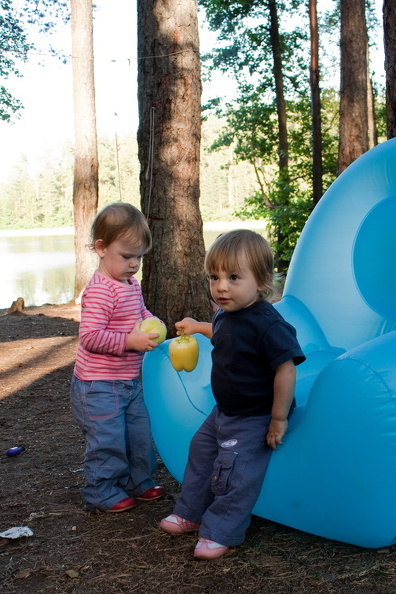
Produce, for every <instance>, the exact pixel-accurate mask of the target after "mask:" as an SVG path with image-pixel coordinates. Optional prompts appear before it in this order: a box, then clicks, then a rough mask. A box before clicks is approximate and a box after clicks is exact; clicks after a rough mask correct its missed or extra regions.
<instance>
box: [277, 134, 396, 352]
mask: <svg viewBox="0 0 396 594" xmlns="http://www.w3.org/2000/svg"><path fill="white" fill-rule="evenodd" d="M395 220H396V139H392V140H389V141H387V142H384V143H383V144H381V145H378V146H377V147H375V148H374V149H372V150H370V151H369V152H367V153H366V154H364V155H362V156H361V157H360V158H359V159H358V160H357V161H355V162H354V163H352V165H350V166H349V167H348V168H347V169H346V170H345V171H344V172H343V174H342V175H341V176H340V177H339V178H338V179H337V180H336V181H335V182H334V183H333V184H332V186H331V187H330V188H329V190H328V191H327V192H326V194H325V195H324V196H323V198H322V199H321V200H320V202H319V204H318V205H317V206H316V208H315V209H314V211H313V213H312V215H311V216H310V218H309V220H308V221H307V224H306V225H305V227H304V230H303V232H302V234H301V237H300V239H299V241H298V243H297V246H296V249H295V251H294V254H293V258H292V261H291V264H290V269H289V272H288V276H287V280H286V284H285V290H284V295H285V296H293V297H296V298H297V299H298V300H300V301H301V302H302V303H303V304H304V305H305V306H306V307H307V308H308V310H309V311H310V312H311V313H312V315H313V316H314V318H315V319H316V321H317V323H318V324H319V326H320V328H321V329H322V331H323V333H324V335H325V337H326V339H327V341H328V342H329V343H330V344H331V345H333V346H337V347H341V348H343V349H350V348H352V347H354V346H356V345H358V344H361V343H363V342H366V341H367V340H370V339H372V338H375V337H376V336H380V335H382V334H384V333H387V332H390V331H392V330H394V329H396V299H395V295H396V270H395V266H394V254H395V253H396V233H395V231H394V229H395V223H394V221H395Z"/></svg>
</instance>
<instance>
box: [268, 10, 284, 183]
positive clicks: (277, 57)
mask: <svg viewBox="0 0 396 594" xmlns="http://www.w3.org/2000/svg"><path fill="white" fill-rule="evenodd" d="M268 7H269V12H270V23H271V25H270V37H271V46H272V56H273V60H274V79H275V92H276V110H277V114H278V125H279V170H280V171H281V172H283V174H284V176H285V179H286V178H288V177H289V171H288V167H289V141H288V134H287V112H286V101H285V93H284V89H283V70H282V50H281V44H280V38H279V22H278V11H277V7H276V0H268Z"/></svg>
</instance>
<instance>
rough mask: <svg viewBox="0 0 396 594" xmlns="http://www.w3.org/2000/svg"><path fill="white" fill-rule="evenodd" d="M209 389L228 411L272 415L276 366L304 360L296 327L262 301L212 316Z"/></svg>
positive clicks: (234, 413) (219, 311)
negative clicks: (210, 386)
mask: <svg viewBox="0 0 396 594" xmlns="http://www.w3.org/2000/svg"><path fill="white" fill-rule="evenodd" d="M212 344H213V351H212V379H211V383H212V390H213V394H214V397H215V400H216V402H217V404H218V406H219V408H220V409H221V410H222V411H224V412H225V413H228V414H233V415H262V414H271V410H272V402H273V390H274V377H275V369H276V368H277V367H278V366H279V365H281V364H282V363H285V362H286V361H289V360H290V359H293V361H294V363H295V365H298V364H299V363H302V362H303V361H305V356H304V354H303V352H302V351H301V348H300V345H299V344H298V341H297V338H296V331H295V329H294V328H293V326H291V325H290V324H289V323H288V322H286V321H285V320H284V319H283V317H282V316H281V315H280V314H279V313H278V311H277V310H276V309H275V308H274V307H273V306H272V305H271V304H270V303H268V302H266V301H257V302H256V303H254V304H253V305H250V306H249V307H246V308H243V309H240V310H238V311H234V312H225V311H223V310H222V309H220V310H218V311H217V312H216V313H215V315H214V317H213V337H212Z"/></svg>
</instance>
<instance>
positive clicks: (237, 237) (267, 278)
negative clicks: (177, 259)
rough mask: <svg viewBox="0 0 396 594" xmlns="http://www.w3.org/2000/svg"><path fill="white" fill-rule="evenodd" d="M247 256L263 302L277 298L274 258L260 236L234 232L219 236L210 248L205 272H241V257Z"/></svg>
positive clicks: (242, 230) (240, 231) (247, 230)
mask: <svg viewBox="0 0 396 594" xmlns="http://www.w3.org/2000/svg"><path fill="white" fill-rule="evenodd" d="M242 255H245V256H246V259H247V262H248V265H249V268H250V270H251V271H252V273H253V275H254V278H255V279H256V281H257V284H258V285H259V286H262V287H264V288H263V290H262V291H260V298H261V299H262V300H269V299H270V297H271V296H272V295H273V294H274V292H275V288H274V284H273V282H274V272H273V271H274V256H273V253H272V250H271V248H270V246H269V244H268V242H267V241H266V240H265V239H264V237H262V236H261V235H260V234H259V233H256V232H255V231H250V230H249V229H235V230H234V231H229V232H228V233H224V234H222V235H220V236H219V237H218V238H217V239H216V241H215V242H214V243H213V245H212V246H211V247H210V248H209V250H208V252H207V254H206V258H205V272H206V273H207V274H208V275H211V274H215V273H216V272H217V271H218V270H225V271H235V270H237V269H238V268H240V265H239V260H238V258H240V256H242Z"/></svg>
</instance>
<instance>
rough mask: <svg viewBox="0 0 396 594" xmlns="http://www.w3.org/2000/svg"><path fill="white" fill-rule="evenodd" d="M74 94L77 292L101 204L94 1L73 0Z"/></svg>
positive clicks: (91, 262)
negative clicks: (99, 199)
mask: <svg viewBox="0 0 396 594" xmlns="http://www.w3.org/2000/svg"><path fill="white" fill-rule="evenodd" d="M71 25H72V61H73V97H74V136H75V149H74V187H73V209H74V230H75V231H74V233H75V235H74V246H75V251H76V274H75V286H74V295H75V297H76V296H78V295H79V294H80V293H81V291H82V290H83V289H84V287H85V285H86V284H87V282H88V280H89V278H90V276H91V274H92V272H93V270H94V268H95V264H96V256H94V254H93V253H92V252H90V251H89V250H87V248H86V245H87V243H88V241H89V235H90V227H91V223H92V220H93V218H94V216H95V214H96V211H97V207H98V170H99V165H98V149H97V132H96V109H95V81H94V51H93V22H92V1H91V0H71Z"/></svg>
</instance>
